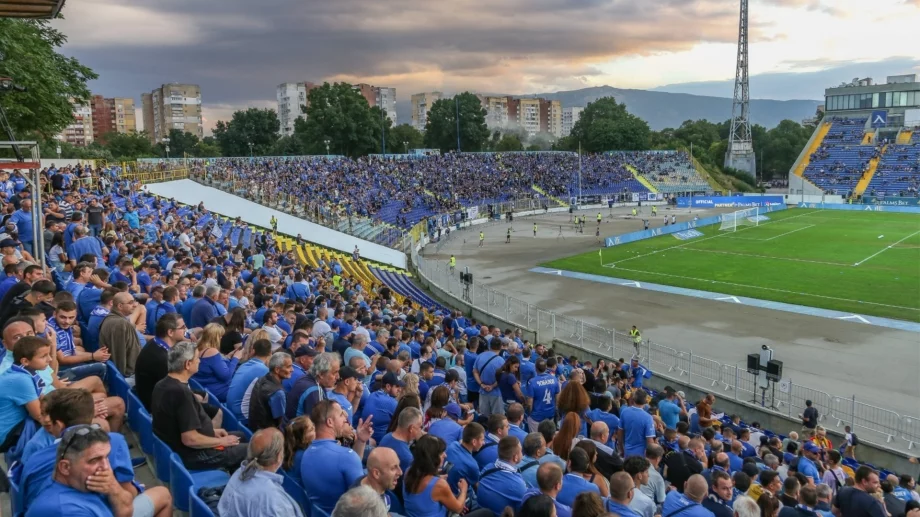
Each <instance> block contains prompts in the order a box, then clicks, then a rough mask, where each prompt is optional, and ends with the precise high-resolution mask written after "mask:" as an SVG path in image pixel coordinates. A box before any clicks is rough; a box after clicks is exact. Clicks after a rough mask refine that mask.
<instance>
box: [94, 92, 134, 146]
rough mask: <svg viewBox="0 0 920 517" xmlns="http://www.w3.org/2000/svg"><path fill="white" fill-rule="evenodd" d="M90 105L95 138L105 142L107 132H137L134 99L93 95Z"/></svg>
mask: <svg viewBox="0 0 920 517" xmlns="http://www.w3.org/2000/svg"><path fill="white" fill-rule="evenodd" d="M90 107H91V110H92V112H93V140H95V141H97V142H102V143H104V140H105V135H106V133H122V134H134V133H137V120H136V117H135V114H134V99H129V98H127V97H112V98H106V97H103V96H102V95H93V97H92V98H91V99H90Z"/></svg>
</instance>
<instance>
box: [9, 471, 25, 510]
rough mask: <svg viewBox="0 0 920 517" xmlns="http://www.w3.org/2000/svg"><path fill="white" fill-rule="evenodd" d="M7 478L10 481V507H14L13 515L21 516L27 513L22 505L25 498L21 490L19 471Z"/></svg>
mask: <svg viewBox="0 0 920 517" xmlns="http://www.w3.org/2000/svg"><path fill="white" fill-rule="evenodd" d="M20 470H21V469H20ZM7 478H8V480H9V483H10V507H11V508H12V509H13V517H20V516H21V515H23V514H24V513H25V508H23V507H22V505H23V500H22V497H21V491H20V490H19V472H14V473H13V475H11V476H7Z"/></svg>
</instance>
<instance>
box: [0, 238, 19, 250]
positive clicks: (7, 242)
mask: <svg viewBox="0 0 920 517" xmlns="http://www.w3.org/2000/svg"><path fill="white" fill-rule="evenodd" d="M16 246H19V241H16V240H13V239H3V240H2V241H0V248H15V247H16Z"/></svg>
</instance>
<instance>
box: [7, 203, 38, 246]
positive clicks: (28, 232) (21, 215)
mask: <svg viewBox="0 0 920 517" xmlns="http://www.w3.org/2000/svg"><path fill="white" fill-rule="evenodd" d="M19 206H20V207H21V209H20V210H16V211H15V212H13V215H12V216H10V221H13V223H15V224H16V231H17V232H18V233H19V242H21V243H22V247H23V248H25V249H26V250H27V251H28V252H30V253H32V254H34V253H35V251H34V250H33V249H32V200H31V199H30V198H25V199H23V200H22V204H21V205H19Z"/></svg>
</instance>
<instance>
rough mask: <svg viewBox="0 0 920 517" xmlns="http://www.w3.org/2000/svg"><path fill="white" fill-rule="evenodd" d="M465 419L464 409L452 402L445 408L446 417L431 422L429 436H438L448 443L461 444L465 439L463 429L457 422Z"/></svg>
mask: <svg viewBox="0 0 920 517" xmlns="http://www.w3.org/2000/svg"><path fill="white" fill-rule="evenodd" d="M462 418H463V409H462V408H461V407H460V406H459V405H457V404H454V403H453V402H451V403H450V404H448V405H446V406H444V416H443V417H442V418H439V419H437V420H434V421H432V422H431V424H430V426H429V427H428V434H431V435H434V436H437V437H438V438H440V439H442V440H444V441H445V442H446V443H453V442H459V441H460V439H461V438H462V437H463V427H462V426H461V425H460V424H458V423H457V421H459V420H461V419H462Z"/></svg>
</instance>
